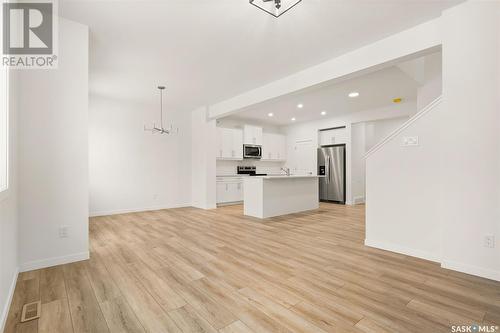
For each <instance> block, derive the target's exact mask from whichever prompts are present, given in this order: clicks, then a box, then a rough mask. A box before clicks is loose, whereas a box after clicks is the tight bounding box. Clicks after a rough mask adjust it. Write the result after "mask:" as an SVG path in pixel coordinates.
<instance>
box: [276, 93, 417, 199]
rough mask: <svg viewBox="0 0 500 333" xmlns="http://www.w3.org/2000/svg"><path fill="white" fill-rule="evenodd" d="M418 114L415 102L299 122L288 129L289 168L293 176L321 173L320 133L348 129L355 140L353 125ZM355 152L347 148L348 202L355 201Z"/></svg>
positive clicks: (348, 144)
mask: <svg viewBox="0 0 500 333" xmlns="http://www.w3.org/2000/svg"><path fill="white" fill-rule="evenodd" d="M415 112H416V104H415V102H414V101H408V102H405V103H401V104H394V105H391V106H388V107H384V108H379V109H373V110H367V111H361V112H356V113H351V114H347V115H345V116H342V117H336V118H327V119H321V120H318V121H313V122H307V123H299V124H296V125H292V126H289V127H286V128H285V131H286V135H287V161H286V164H285V165H286V166H287V167H289V168H290V169H291V170H292V172H293V173H296V174H304V173H313V174H316V173H317V148H318V131H319V130H320V129H325V128H333V127H339V126H346V127H347V130H348V136H349V138H351V126H352V124H355V123H360V122H366V121H374V120H383V119H391V118H401V117H404V116H406V117H409V116H411V115H413V114H414V113H415ZM352 158H353V157H352V151H351V142H350V140H349V142H348V143H347V145H346V159H347V160H346V169H347V170H346V178H347V179H346V181H347V186H346V187H347V189H346V192H347V195H346V198H347V203H348V204H350V203H352V202H353V198H354V196H353V192H352V189H353V183H352V179H353V178H352Z"/></svg>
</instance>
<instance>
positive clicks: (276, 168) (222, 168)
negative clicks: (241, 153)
mask: <svg viewBox="0 0 500 333" xmlns="http://www.w3.org/2000/svg"><path fill="white" fill-rule="evenodd" d="M285 164H286V162H282V161H279V162H271V161H257V160H251V159H248V160H243V161H221V160H217V172H216V174H217V176H232V175H235V174H237V171H238V170H237V168H238V166H240V165H243V166H255V167H256V168H257V171H256V172H257V173H265V174H281V173H283V172H282V171H281V168H282V167H283V166H284V165H285Z"/></svg>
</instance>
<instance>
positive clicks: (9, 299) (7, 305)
mask: <svg viewBox="0 0 500 333" xmlns="http://www.w3.org/2000/svg"><path fill="white" fill-rule="evenodd" d="M18 275H19V269H18V268H16V270H15V272H14V277H13V278H12V282H11V284H10V289H9V295H7V300H6V302H5V308H4V309H3V311H2V317H1V318H0V332H3V330H4V329H5V324H6V322H7V316H8V314H9V309H10V305H11V303H12V297H13V296H14V290H16V283H17V276H18Z"/></svg>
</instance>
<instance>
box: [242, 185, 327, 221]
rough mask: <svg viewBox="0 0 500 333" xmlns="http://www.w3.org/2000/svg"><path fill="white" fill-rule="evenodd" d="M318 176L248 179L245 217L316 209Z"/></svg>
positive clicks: (244, 197) (259, 216) (277, 214)
mask: <svg viewBox="0 0 500 333" xmlns="http://www.w3.org/2000/svg"><path fill="white" fill-rule="evenodd" d="M319 177H320V176H262V177H247V178H245V179H244V185H243V199H244V200H243V202H244V214H245V215H247V216H253V217H257V218H261V219H265V218H268V217H273V216H280V215H286V214H292V213H298V212H303V211H307V210H313V209H318V208H319V190H318V189H319V187H318V178H319Z"/></svg>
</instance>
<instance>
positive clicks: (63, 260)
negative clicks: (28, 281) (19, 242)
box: [19, 252, 90, 272]
mask: <svg viewBox="0 0 500 333" xmlns="http://www.w3.org/2000/svg"><path fill="white" fill-rule="evenodd" d="M89 258H90V255H89V252H81V253H75V254H70V255H67V256H62V257H54V258H48V259H43V260H35V261H29V262H26V263H24V264H21V265H20V268H19V271H20V272H27V271H32V270H34V269H41V268H47V267H52V266H58V265H64V264H69V263H72V262H77V261H82V260H87V259H89Z"/></svg>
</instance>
